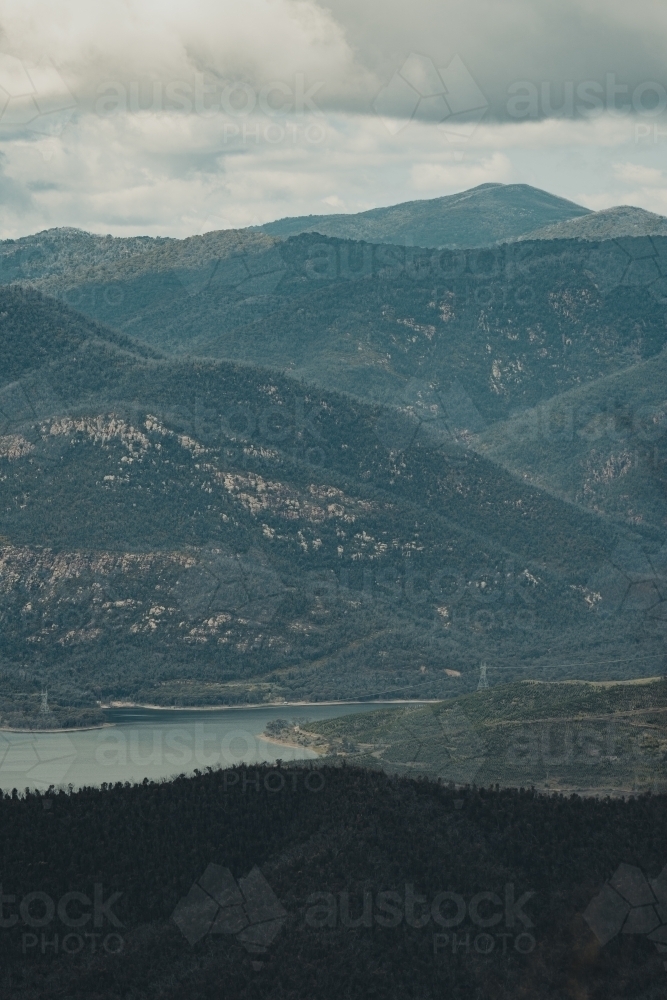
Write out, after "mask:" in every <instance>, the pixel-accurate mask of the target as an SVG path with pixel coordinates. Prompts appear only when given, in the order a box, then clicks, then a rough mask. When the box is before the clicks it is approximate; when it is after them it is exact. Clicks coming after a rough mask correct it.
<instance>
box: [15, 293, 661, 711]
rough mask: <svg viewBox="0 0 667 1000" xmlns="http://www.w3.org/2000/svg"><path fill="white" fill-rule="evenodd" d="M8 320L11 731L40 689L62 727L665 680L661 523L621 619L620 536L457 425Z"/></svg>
mask: <svg viewBox="0 0 667 1000" xmlns="http://www.w3.org/2000/svg"><path fill="white" fill-rule="evenodd" d="M0 306H1V308H0V312H2V313H5V314H6V316H7V317H10V316H11V317H13V318H12V324H13V326H12V327H11V330H12V331H13V332H12V333H11V337H10V336H8V337H7V339H6V344H7V345H9V352H8V354H7V357H8V358H10V359H11V357H14V354H16V352H14V354H12V353H11V352H12V350H14V349H13V348H11V344H12V343H14V344H19V343H20V344H21V345H22V350H25V358H26V359H30V358H32V359H33V361H32V362H31V365H30V370H25V368H26V367H28V364H27V362H26V365H25V366H24V369H23V374H22V375H21V377H20V378H18V379H16V378H15V377H14V378H13V380H11V381H9V380H7V381H6V382H5V384H4V385H2V386H0V418H1V421H2V422H1V425H0V503H1V507H0V510H1V511H2V513H1V515H0V536H1V538H0V542H1V543H2V549H1V550H0V560H1V562H0V588H2V602H1V604H0V613H1V614H2V647H1V653H2V670H3V678H4V680H3V685H4V688H3V690H5V691H6V692H12V694H11V697H10V696H9V694H8V695H7V699H6V700H5V702H3V706H2V712H3V717H4V719H5V722H6V723H7V722H8V721H12V722H16V721H20V718H21V717H22V716H23V717H25V719H28V718H29V717H30V715H31V712H36V711H37V710H38V706H39V692H40V691H41V690H42V689H43V688H44V687H45V686H47V687H48V689H49V691H50V701H51V703H52V704H53V706H54V716H53V718H54V722H55V721H57V720H58V719H62V718H63V717H64V716H63V712H65V713H66V712H67V711H70V710H71V709H74V708H76V709H77V711H78V710H81V711H84V710H85V711H88V710H91V709H94V707H95V705H96V703H97V702H98V701H107V700H110V699H115V698H123V699H129V700H141V701H151V702H158V703H167V704H195V703H199V704H220V703H238V702H257V701H264V700H276V699H280V698H286V699H287V700H296V699H304V698H305V699H307V698H314V699H322V698H349V697H361V698H364V697H382V696H385V697H388V696H390V697H401V698H414V697H435V698H438V697H442V696H444V695H446V694H447V693H449V692H453V691H455V690H459V688H461V689H463V690H470V689H471V688H472V687H474V686H476V683H477V678H478V674H479V663H480V661H481V660H482V659H486V660H488V661H489V663H490V677H491V680H492V682H494V683H495V682H496V681H498V680H501V679H511V678H515V677H524V676H530V677H545V678H549V679H552V678H554V677H561V676H566V677H567V676H585V677H597V676H599V675H600V672H601V671H602V672H603V673H604V676H608V675H612V676H625V675H628V674H629V675H630V676H641V675H642V674H645V673H646V671H647V669H648V670H649V671H650V670H651V669H656V667H657V668H658V669H659V665H660V664H661V662H662V656H663V641H662V631H661V629H662V621H663V617H664V616H662V611H663V610H664V603H663V602H664V598H665V595H664V593H663V592H662V589H661V588H662V583H661V582H660V581H661V580H662V576H661V574H662V572H663V571H662V568H661V567H662V563H661V561H660V560H661V559H662V558H663V556H662V555H661V552H662V545H663V541H662V538H661V536H659V535H656V534H655V532H654V533H651V532H650V531H649V532H645V533H643V534H642V531H641V528H639V529H638V530H636V531H635V533H634V535H633V538H634V541H632V540H631V542H632V544H633V545H634V546H635V549H638V551H640V552H641V553H642V557H643V558H644V559H645V560H646V561H647V565H648V566H649V569H648V570H647V573H649V574H653V576H652V577H651V579H650V580H645V579H644V578H643V577H642V578H641V579H640V580H638V581H637V580H635V579H634V578H633V579H632V580H630V581H629V582H628V584H627V588H626V589H627V591H628V594H629V595H630V598H631V599H630V600H627V601H626V603H625V604H624V605H623V606H622V607H620V606H619V605H618V602H616V603H614V600H613V599H612V598H610V599H609V600H607V597H606V596H605V597H604V599H603V598H601V597H600V596H599V593H598V591H597V590H595V589H594V588H593V586H592V583H591V580H593V582H595V579H596V577H595V574H600V573H602V574H604V573H606V572H607V567H608V566H609V564H610V560H611V559H612V558H613V554H614V553H615V552H616V551H617V550H618V548H619V546H621V545H623V544H626V543H627V541H628V539H627V537H626V536H627V533H625V532H624V529H621V528H619V527H616V526H613V525H608V524H606V523H605V522H603V521H600V519H599V518H598V517H596V515H595V514H594V513H591V512H587V511H583V510H579V509H577V508H576V507H573V506H572V505H570V504H568V503H564V502H563V501H562V500H561V499H559V498H558V497H554V496H552V495H551V494H550V493H548V492H546V491H544V490H541V489H540V488H537V487H535V486H533V485H530V484H526V483H525V481H521V480H519V479H517V478H516V477H515V476H513V475H512V474H510V473H509V472H507V471H505V470H504V469H502V468H500V467H499V466H498V465H497V464H494V463H493V462H490V461H489V460H488V459H486V458H485V457H483V456H480V455H478V454H476V453H475V452H474V451H472V450H471V449H470V448H467V447H465V446H464V443H461V440H460V435H459V433H458V431H457V429H456V427H455V426H453V425H448V424H447V423H446V422H444V421H439V420H433V421H429V420H427V419H425V418H424V419H422V417H423V416H424V414H423V413H422V411H414V410H411V409H405V410H403V411H397V410H395V409H392V408H382V407H379V406H374V405H370V404H365V403H361V402H359V401H356V402H355V401H352V400H351V399H350V398H349V397H348V396H343V395H337V394H336V393H334V392H331V391H324V390H319V389H315V388H313V387H308V386H307V385H304V384H302V383H300V382H298V381H297V380H295V379H293V378H290V377H287V376H285V375H280V374H279V373H276V372H270V371H269V370H267V369H260V368H258V367H254V366H248V365H236V364H233V363H229V362H221V361H220V362H216V361H203V360H202V361H195V360H186V359H183V360H174V359H168V358H162V357H159V356H153V355H151V354H150V353H149V352H147V351H146V350H144V349H142V348H138V347H137V348H136V350H135V349H134V347H133V345H132V344H130V343H129V342H128V341H127V340H124V339H120V340H119V339H118V338H117V337H116V335H115V334H111V333H109V332H108V331H105V329H103V328H102V327H100V326H98V325H97V324H95V323H92V322H90V321H88V320H86V319H84V318H83V317H82V316H81V315H80V314H75V313H73V312H71V311H68V310H67V309H66V307H64V306H63V305H62V304H57V303H53V302H50V301H49V300H47V299H44V298H42V297H41V296H40V295H39V294H38V293H35V292H28V291H26V290H24V289H8V290H4V291H2V293H1V294H0ZM51 310H52V316H53V317H55V318H54V319H53V323H54V324H55V325H54V326H53V329H54V330H56V329H60V330H62V331H65V332H64V333H63V335H62V336H63V338H64V339H63V340H62V343H60V342H59V341H58V340H57V338H55V339H54V338H51V339H49V338H46V339H45V330H47V329H49V328H48V322H50V321H48V320H47V316H48V314H49V313H50V311H51ZM70 325H71V330H70ZM68 331H69V332H68ZM47 341H48V343H49V344H50V345H51V346H50V347H49V350H48V351H47V350H46V347H45V346H44V345H45V344H46V342H47ZM40 345H41V346H40ZM42 348H43V350H42ZM18 353H19V354H20V353H21V352H20V351H19V352H18ZM12 364H14V365H15V366H16V365H18V367H16V368H15V369H10V370H11V371H12V374H13V375H14V376H15V375H16V374H17V373H18V372H19V371H20V370H21V368H20V365H19V361H15V362H12ZM452 398H453V399H455V398H456V397H452ZM459 405H460V406H461V407H463V406H464V405H465V401H464V402H460V404H459ZM459 412H465V411H464V410H460V411H459ZM420 413H421V414H422V415H420ZM654 578H655V579H654ZM647 587H648V588H653V589H652V590H651V593H653V591H655V593H656V594H657V597H656V598H655V599H653V600H652V601H651V602H648V603H647V601H646V600H645V599H644V600H643V603H642V600H636V599H634V597H633V595H636V594H640V593H641V594H644V592H645V591H646V589H647ZM612 597H613V595H612ZM610 660H612V661H613V663H612V664H611V665H610V664H609V661H610ZM448 670H449V671H450V673H447V672H446V671H448ZM452 670H453V671H456V672H458V673H460V674H461V675H462V676H461V678H460V679H456V678H455V676H454V675H453V674H452V673H451V671H452ZM17 706H18V707H17ZM31 706H32V707H31ZM42 721H43V720H42Z"/></svg>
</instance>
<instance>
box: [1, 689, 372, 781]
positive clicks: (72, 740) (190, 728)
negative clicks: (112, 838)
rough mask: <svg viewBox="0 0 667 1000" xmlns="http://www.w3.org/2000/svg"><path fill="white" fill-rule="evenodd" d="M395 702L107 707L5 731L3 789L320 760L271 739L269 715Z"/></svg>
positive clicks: (311, 715) (311, 717)
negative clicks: (52, 728)
mask: <svg viewBox="0 0 667 1000" xmlns="http://www.w3.org/2000/svg"><path fill="white" fill-rule="evenodd" d="M381 707H387V705H386V704H385V705H383V704H380V703H377V702H374V703H372V704H369V703H363V704H358V703H354V704H353V703H349V704H337V705H295V706H288V705H271V706H267V707H259V708H224V709H210V710H209V709H205V710H199V709H162V708H155V709H154V708H141V707H133V708H110V709H105V716H106V718H107V723H108V724H107V725H106V726H104V727H103V728H98V729H86V730H80V731H75V732H60V733H57V732H56V733H30V732H25V733H18V732H16V733H15V732H1V733H0V789H2V790H3V791H4V792H7V791H11V790H12V789H13V788H16V789H18V791H19V792H23V791H24V790H25V789H26V788H32V789H39V790H40V791H43V790H46V789H48V788H49V787H50V786H51V785H54V786H56V787H58V786H59V785H65V786H67V785H72V786H73V787H74V788H81V787H83V786H86V785H88V786H91V785H95V786H99V785H101V784H102V783H104V782H106V783H107V784H113V783H115V782H117V781H123V782H125V781H129V782H140V781H143V779H144V778H148V779H149V780H151V781H159V780H160V779H166V778H171V777H174V776H176V775H178V774H191V773H192V772H193V771H195V770H200V771H204V770H205V769H206V768H207V767H213V768H217V767H223V768H227V767H237V766H239V765H252V764H259V763H262V762H267V763H274V762H275V761H276V760H282V761H285V762H288V761H294V760H304V761H305V760H314V759H316V757H317V754H315V753H314V752H313V751H312V750H308V749H306V748H304V747H289V746H281V745H279V744H277V743H273V742H271V741H270V740H267V739H264V738H263V737H262V733H263V732H264V728H265V726H266V724H267V723H268V722H270V721H271V720H274V719H286V720H288V721H290V722H296V723H304V722H306V721H308V722H317V721H318V720H323V719H333V718H336V717H337V716H341V715H348V714H350V713H354V712H368V711H372V710H373V709H378V708H381Z"/></svg>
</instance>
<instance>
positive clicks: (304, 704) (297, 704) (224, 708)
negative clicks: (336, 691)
mask: <svg viewBox="0 0 667 1000" xmlns="http://www.w3.org/2000/svg"><path fill="white" fill-rule="evenodd" d="M442 700H443V699H442V698H414V699H413V698H403V699H395V700H390V701H385V700H381V699H377V700H374V701H261V702H256V703H253V704H249V705H246V704H241V705H151V704H144V703H142V702H137V701H111V702H109V703H108V704H106V705H100V708H101V709H102V710H103V711H104V710H105V709H114V708H145V709H149V710H150V711H155V712H233V711H240V710H243V709H247V708H331V707H333V706H336V705H341V706H344V705H437V704H439V702H441V701H442ZM91 728H92V727H91Z"/></svg>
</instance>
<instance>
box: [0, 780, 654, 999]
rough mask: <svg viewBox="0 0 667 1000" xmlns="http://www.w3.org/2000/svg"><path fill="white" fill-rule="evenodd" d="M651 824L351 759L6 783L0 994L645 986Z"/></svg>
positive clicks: (482, 991) (399, 995) (595, 994)
mask: <svg viewBox="0 0 667 1000" xmlns="http://www.w3.org/2000/svg"><path fill="white" fill-rule="evenodd" d="M666 822H667V800H666V799H665V797H664V796H662V795H658V796H642V797H638V798H631V799H630V800H628V801H622V800H616V801H614V800H609V799H606V800H601V801H598V800H595V799H580V798H578V797H576V796H572V797H571V798H565V797H563V796H555V795H554V796H552V797H547V796H541V795H537V794H536V793H535V792H533V791H523V790H521V791H518V790H506V791H498V790H495V791H494V790H491V789H483V788H478V789H475V788H467V789H459V790H455V788H454V787H453V786H452V787H447V786H446V785H439V784H435V783H431V782H427V781H413V780H406V779H396V778H393V777H392V776H389V775H386V774H383V773H378V772H369V771H367V770H361V769H356V768H350V767H345V768H333V767H327V768H322V769H318V770H317V771H315V770H314V771H308V770H300V769H295V770H289V769H282V770H281V769H280V768H270V769H268V768H261V767H260V768H252V769H248V770H243V769H241V770H238V771H213V772H211V773H207V774H201V775H197V776H194V777H191V778H185V777H181V778H178V779H176V780H175V781H174V782H171V783H165V784H161V785H156V784H151V783H149V782H148V781H146V782H144V784H143V785H136V786H129V785H125V786H122V785H120V784H118V785H116V786H114V787H108V788H104V787H103V788H101V789H84V790H82V791H80V792H77V793H75V794H71V795H67V794H66V793H65V792H60V793H58V794H47V795H39V794H33V795H29V796H26V797H25V798H18V797H13V798H12V797H10V796H5V798H4V799H3V800H2V801H0V841H1V845H0V846H1V851H0V855H1V857H2V862H1V865H0V877H1V878H2V886H3V892H4V894H5V911H4V913H5V916H4V919H5V920H6V921H7V922H8V924H9V925H10V926H8V927H7V926H6V927H5V928H4V929H3V930H2V935H3V968H2V975H1V978H0V996H2V997H3V998H6V1000H19V998H20V1000H37V998H39V1000H44V998H47V997H62V996H67V997H72V998H77V1000H78V998H81V1000H84V998H85V1000H89V998H90V997H92V996H95V997H99V998H100V1000H111V998H123V1000H125V998H126V997H128V995H131V996H132V997H136V998H137V1000H143V998H149V997H155V996H159V997H165V998H170V997H174V998H176V997H179V998H180V997H182V996H185V995H187V996H196V997H201V998H204V997H211V998H213V997H215V998H218V997H219V996H220V993H221V989H222V990H223V991H224V992H225V993H228V994H229V995H232V996H234V997H241V998H248V1000H259V998H263V1000H264V998H266V997H271V998H273V997H276V998H278V997H293V998H295V1000H311V998H312V997H313V996H317V997H320V998H324V1000H328V998H332V1000H333V998H338V997H340V996H345V997H350V998H353V1000H362V998H363V1000H365V998H367V997H368V996H373V995H377V996H382V997H389V998H394V997H395V998H396V1000H404V998H405V997H415V998H417V997H429V998H434V1000H435V998H436V997H442V996H451V997H456V998H461V1000H463V998H464V997H470V996H492V997H494V998H498V1000H515V998H516V997H518V996H526V997H531V998H532V997H540V998H541V1000H552V998H553V1000H561V998H562V997H567V996H582V997H583V996H585V997H588V998H590V1000H628V998H642V1000H649V998H650V1000H657V998H658V997H660V996H662V995H663V994H664V976H665V970H664V968H663V965H664V954H662V953H661V952H662V951H663V948H664V944H663V942H664V927H665V911H664V907H665V899H666V896H665V838H664V828H665V823H666ZM42 941H44V942H45V945H44V947H42ZM93 949H94V950H93ZM221 984H222V985H221Z"/></svg>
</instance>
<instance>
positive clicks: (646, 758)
mask: <svg viewBox="0 0 667 1000" xmlns="http://www.w3.org/2000/svg"><path fill="white" fill-rule="evenodd" d="M315 728H316V732H315V731H314V730H315ZM280 738H282V739H285V740H287V741H288V742H289V741H293V740H294V739H295V738H296V739H298V742H301V743H303V745H305V746H310V747H312V748H314V749H316V750H317V751H318V752H320V753H325V754H328V755H334V756H341V755H342V756H343V757H345V758H349V759H350V761H351V762H354V763H355V764H363V766H365V767H382V768H383V769H384V770H386V771H388V772H390V773H398V774H404V775H405V774H423V775H426V776H428V777H431V778H439V779H442V780H443V781H455V782H459V783H471V782H473V781H475V782H477V783H478V784H482V785H489V784H499V785H501V786H505V787H506V786H514V787H520V786H535V787H538V788H540V789H542V788H544V789H551V790H558V791H562V792H572V791H577V792H585V793H587V794H592V793H595V794H614V795H619V794H627V793H629V792H632V791H650V790H653V791H656V790H658V789H660V790H663V791H664V790H665V788H667V767H666V765H667V681H666V680H664V679H663V680H660V679H659V678H649V679H648V680H647V681H646V682H643V681H637V682H633V683H615V684H596V683H590V682H585V683H584V682H577V681H569V682H568V681H565V682H560V683H553V682H542V683H537V682H534V681H524V682H522V683H515V684H509V685H505V684H501V685H498V686H497V687H494V688H491V689H488V690H484V691H478V692H477V693H475V694H469V695H462V696H461V697H460V698H455V699H451V700H448V701H444V702H441V703H440V704H438V705H428V706H425V707H423V708H419V707H414V706H410V707H403V708H392V709H386V710H376V711H373V712H371V713H369V714H361V715H353V716H346V717H344V718H340V719H330V720H326V721H324V722H318V723H317V726H316V727H313V726H312V725H311V726H309V725H307V724H305V723H302V724H301V726H300V728H299V729H298V731H296V732H295V731H294V730H293V729H291V730H286V731H283V732H282V733H281V736H280Z"/></svg>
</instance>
